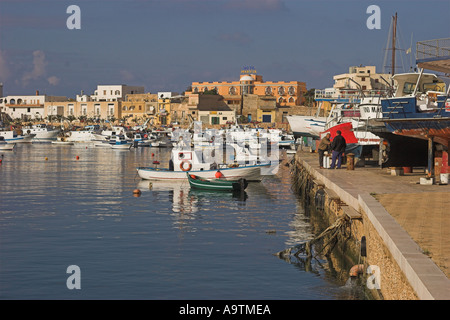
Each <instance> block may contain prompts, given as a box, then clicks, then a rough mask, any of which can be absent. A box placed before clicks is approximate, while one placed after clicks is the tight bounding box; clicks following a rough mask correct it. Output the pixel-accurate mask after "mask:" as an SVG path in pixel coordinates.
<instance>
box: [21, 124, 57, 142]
mask: <svg viewBox="0 0 450 320" xmlns="http://www.w3.org/2000/svg"><path fill="white" fill-rule="evenodd" d="M23 131H24V132H26V133H28V134H35V136H34V138H33V140H32V142H50V141H55V140H57V137H58V134H59V133H60V132H61V129H60V128H54V127H52V126H48V125H47V124H45V123H40V124H35V125H32V126H28V127H23Z"/></svg>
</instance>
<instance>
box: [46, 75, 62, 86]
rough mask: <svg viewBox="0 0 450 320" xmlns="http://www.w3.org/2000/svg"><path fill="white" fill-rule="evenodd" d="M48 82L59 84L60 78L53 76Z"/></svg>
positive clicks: (54, 84) (53, 84)
mask: <svg viewBox="0 0 450 320" xmlns="http://www.w3.org/2000/svg"><path fill="white" fill-rule="evenodd" d="M47 81H48V83H50V84H51V85H52V86H57V85H58V84H59V81H60V80H59V78H58V77H56V76H51V77H49V78H47Z"/></svg>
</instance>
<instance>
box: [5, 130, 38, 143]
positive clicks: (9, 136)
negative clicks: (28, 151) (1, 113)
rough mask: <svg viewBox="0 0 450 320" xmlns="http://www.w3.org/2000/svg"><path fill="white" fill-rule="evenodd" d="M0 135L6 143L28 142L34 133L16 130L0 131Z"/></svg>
mask: <svg viewBox="0 0 450 320" xmlns="http://www.w3.org/2000/svg"><path fill="white" fill-rule="evenodd" d="M0 136H3V137H4V138H5V141H6V142H7V143H30V142H32V139H33V138H34V136H35V134H24V135H22V134H19V133H17V131H16V130H8V131H0Z"/></svg>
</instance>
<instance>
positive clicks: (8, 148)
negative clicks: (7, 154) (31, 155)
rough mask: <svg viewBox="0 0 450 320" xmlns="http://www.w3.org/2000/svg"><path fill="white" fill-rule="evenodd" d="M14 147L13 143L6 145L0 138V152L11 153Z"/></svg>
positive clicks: (1, 137) (0, 137) (2, 138)
mask: <svg viewBox="0 0 450 320" xmlns="http://www.w3.org/2000/svg"><path fill="white" fill-rule="evenodd" d="M15 146H16V144H15V143H7V142H6V140H5V138H4V137H3V136H0V150H2V151H4V150H5V151H11V150H13V149H14V147H15Z"/></svg>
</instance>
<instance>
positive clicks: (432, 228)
mask: <svg viewBox="0 0 450 320" xmlns="http://www.w3.org/2000/svg"><path fill="white" fill-rule="evenodd" d="M295 160H296V162H297V163H300V165H301V166H303V167H304V169H305V170H307V171H308V173H309V174H310V175H311V177H312V178H313V179H314V180H315V181H318V182H320V183H321V184H322V185H323V186H324V188H325V189H326V190H332V191H330V192H332V193H334V194H336V195H337V196H338V197H339V198H340V200H341V201H343V202H345V204H346V205H347V206H349V207H351V208H352V209H354V212H356V213H357V214H358V213H360V214H361V216H360V217H359V219H360V220H361V221H362V220H368V221H364V222H362V223H363V224H364V225H368V224H370V230H375V231H374V232H371V234H372V235H371V236H369V232H368V231H367V230H368V228H367V227H362V228H361V230H363V231H362V233H361V234H362V235H365V236H369V237H368V239H369V240H368V242H369V241H372V239H375V238H377V239H381V240H380V242H381V243H382V244H383V246H382V247H383V248H382V249H376V250H375V249H374V250H373V251H378V252H377V254H376V255H378V257H377V258H376V259H374V261H376V264H378V262H380V260H384V261H386V260H389V262H388V263H384V264H383V267H382V268H381V273H383V272H384V273H385V274H386V273H394V272H391V271H390V270H391V267H390V266H391V265H395V264H396V266H394V267H393V269H397V270H401V271H399V272H397V273H399V274H400V277H401V278H403V279H404V281H403V282H405V283H407V286H408V287H409V288H412V290H411V291H413V292H412V293H411V294H409V295H407V294H403V293H402V291H407V290H403V289H402V288H401V285H399V286H397V287H398V289H397V291H399V292H397V293H395V294H392V295H391V296H392V297H394V298H393V299H397V298H396V297H402V298H401V299H419V300H450V279H449V275H450V237H449V234H450V210H449V208H450V185H437V184H435V185H422V184H419V180H420V178H421V177H425V173H424V172H423V170H420V171H419V170H418V171H417V172H415V171H414V170H413V172H412V173H405V174H404V175H391V173H390V171H389V170H388V169H387V168H384V169H381V168H379V167H369V166H365V167H355V168H354V170H347V169H346V166H345V165H343V166H342V168H341V169H339V170H336V169H335V170H330V169H320V168H319V161H318V154H317V153H312V152H307V151H302V150H299V151H298V152H297V153H296V155H295ZM356 219H358V217H356ZM364 233H366V234H364ZM374 234H375V235H374ZM374 242H376V241H375V240H373V241H372V243H374ZM368 248H369V249H368V250H369V251H370V250H371V248H370V246H369V247H368ZM369 253H370V252H369ZM377 259H378V260H377ZM393 278H395V277H391V278H389V275H388V277H387V278H385V280H384V281H385V283H389V285H390V286H391V287H392V288H394V287H396V281H397V280H396V279H393ZM400 282H401V281H400ZM400 282H399V283H400ZM392 291H395V289H392ZM387 296H390V294H387ZM399 299H400V298H399Z"/></svg>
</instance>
